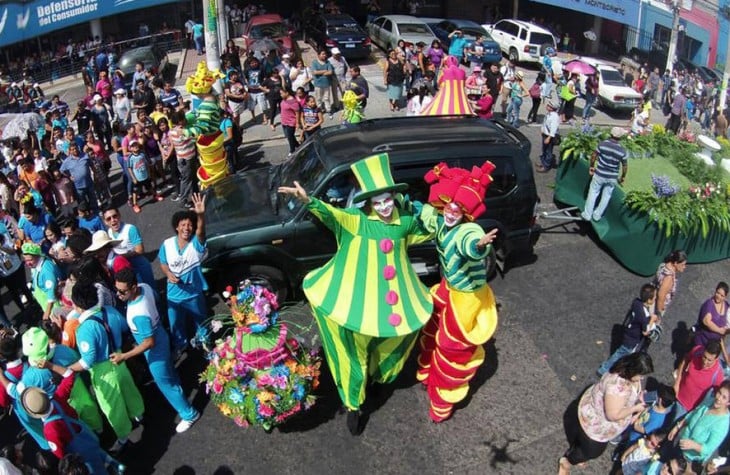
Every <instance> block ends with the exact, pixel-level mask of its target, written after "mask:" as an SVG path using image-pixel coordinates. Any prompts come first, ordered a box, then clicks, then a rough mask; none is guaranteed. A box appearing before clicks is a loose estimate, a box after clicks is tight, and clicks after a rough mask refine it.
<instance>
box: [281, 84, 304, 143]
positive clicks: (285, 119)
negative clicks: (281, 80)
mask: <svg viewBox="0 0 730 475" xmlns="http://www.w3.org/2000/svg"><path fill="white" fill-rule="evenodd" d="M280 93H281V105H280V106H279V107H280V108H281V128H282V129H284V136H285V137H286V140H287V141H288V142H289V153H290V154H292V153H294V150H296V148H297V147H298V146H299V142H297V138H296V136H295V133H296V131H297V124H298V123H299V122H300V121H301V117H300V114H301V113H302V106H301V105H300V104H299V101H298V100H297V99H296V97H294V93H293V92H292V90H291V89H290V88H288V87H284V88H282V89H281V92H280Z"/></svg>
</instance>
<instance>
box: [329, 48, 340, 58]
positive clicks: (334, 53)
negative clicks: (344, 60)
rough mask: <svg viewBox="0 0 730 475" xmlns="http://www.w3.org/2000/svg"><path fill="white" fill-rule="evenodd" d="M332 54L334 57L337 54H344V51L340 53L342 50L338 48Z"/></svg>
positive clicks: (333, 49)
mask: <svg viewBox="0 0 730 475" xmlns="http://www.w3.org/2000/svg"><path fill="white" fill-rule="evenodd" d="M331 52H332V56H334V55H336V54H342V51H340V48H336V47H335V48H332V50H331Z"/></svg>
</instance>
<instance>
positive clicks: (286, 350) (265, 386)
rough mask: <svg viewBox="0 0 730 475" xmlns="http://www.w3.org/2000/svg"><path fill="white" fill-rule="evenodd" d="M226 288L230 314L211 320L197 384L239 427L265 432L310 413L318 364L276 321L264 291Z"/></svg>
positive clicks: (270, 295)
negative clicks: (205, 359)
mask: <svg viewBox="0 0 730 475" xmlns="http://www.w3.org/2000/svg"><path fill="white" fill-rule="evenodd" d="M233 292H234V289H232V288H230V287H229V288H228V289H227V290H226V292H225V293H224V295H228V296H229V297H230V300H229V307H230V309H231V315H218V316H216V317H213V318H212V319H211V321H210V324H209V328H210V333H208V335H210V334H213V335H218V338H217V339H216V340H215V342H214V343H212V347H211V343H210V337H208V336H207V335H206V336H204V337H203V339H202V340H203V341H202V343H203V347H204V348H205V349H206V350H207V351H208V360H209V363H208V366H207V368H206V369H205V370H204V371H203V372H202V373H201V375H200V380H201V382H203V383H204V384H205V388H206V392H207V393H208V394H209V395H210V398H211V401H212V402H213V403H214V404H215V405H216V406H217V407H218V409H219V410H220V411H221V413H222V414H223V415H224V416H226V417H229V418H231V419H233V421H234V422H235V423H236V424H237V425H239V426H241V427H248V426H249V425H253V426H261V427H263V428H264V429H265V430H271V429H272V428H273V427H275V426H277V425H280V424H282V423H283V422H285V421H286V420H287V419H289V418H290V417H291V416H294V415H295V414H298V413H300V412H302V411H305V410H307V409H309V408H310V407H311V406H312V405H313V404H314V401H315V397H314V396H313V394H312V392H313V391H314V390H315V389H316V388H317V386H318V385H319V371H320V370H319V368H320V364H321V359H320V357H319V355H318V353H317V352H316V351H310V350H308V349H306V348H305V347H304V346H302V345H301V344H300V343H299V341H298V340H297V338H295V337H294V336H293V335H292V334H291V333H290V332H289V330H288V328H287V325H286V324H285V323H283V322H281V321H280V318H279V311H278V307H279V306H278V303H277V300H276V296H275V295H274V294H273V293H271V292H269V291H268V290H267V289H266V288H264V287H261V286H257V285H252V284H251V283H249V282H248V281H245V282H243V283H242V284H241V286H240V287H239V289H237V291H236V293H235V294H234V295H230V294H232V293H233Z"/></svg>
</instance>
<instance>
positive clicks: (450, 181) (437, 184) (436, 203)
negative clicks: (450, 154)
mask: <svg viewBox="0 0 730 475" xmlns="http://www.w3.org/2000/svg"><path fill="white" fill-rule="evenodd" d="M494 169H495V166H494V164H493V163H492V162H490V161H486V162H484V164H483V165H482V166H481V167H473V168H472V170H471V172H469V171H467V170H465V169H463V168H450V167H449V166H448V165H446V164H445V163H443V162H442V163H439V164H438V165H436V166H435V167H434V168H433V169H432V170H429V172H428V173H426V176H425V177H424V179H425V180H426V183H428V184H430V185H431V188H430V190H429V195H428V202H429V203H430V204H431V206H433V207H434V208H438V209H443V207H444V205H445V204H447V203H451V202H454V203H456V204H458V205H459V207H461V210H462V211H463V213H464V218H466V220H467V221H474V220H475V219H476V218H478V217H479V216H480V215H481V214H482V213H484V212H485V211H486V210H487V207H486V206H485V205H484V195H485V194H486V192H487V188H488V187H489V184H490V183H492V177H491V175H490V173H491V172H492V171H493V170H494Z"/></svg>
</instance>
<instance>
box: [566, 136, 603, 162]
mask: <svg viewBox="0 0 730 475" xmlns="http://www.w3.org/2000/svg"><path fill="white" fill-rule="evenodd" d="M608 136H609V133H608V132H607V131H605V130H604V131H600V130H598V131H593V132H591V133H587V134H584V133H581V132H571V133H569V134H568V135H567V136H565V137H563V142H562V143H561V144H560V154H561V156H562V157H563V160H568V159H578V158H581V157H584V158H588V157H590V156H591V155H592V154H593V152H594V151H595V150H596V148H597V147H598V143H599V142H600V141H601V140H606V139H607V138H608Z"/></svg>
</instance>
